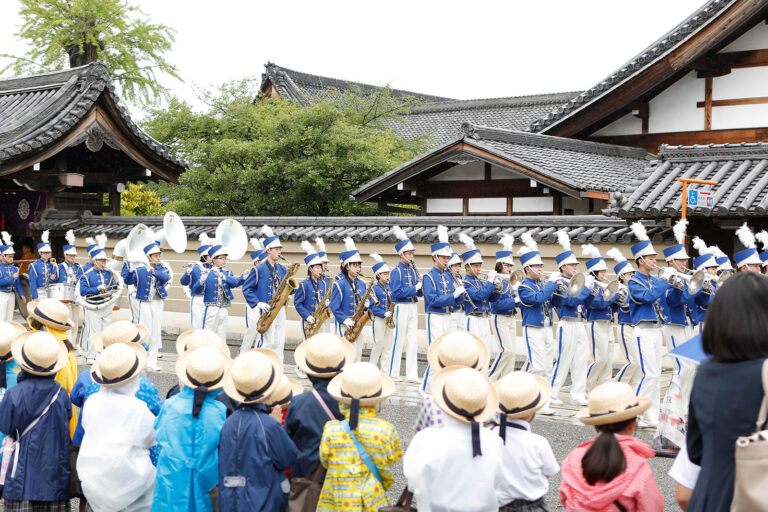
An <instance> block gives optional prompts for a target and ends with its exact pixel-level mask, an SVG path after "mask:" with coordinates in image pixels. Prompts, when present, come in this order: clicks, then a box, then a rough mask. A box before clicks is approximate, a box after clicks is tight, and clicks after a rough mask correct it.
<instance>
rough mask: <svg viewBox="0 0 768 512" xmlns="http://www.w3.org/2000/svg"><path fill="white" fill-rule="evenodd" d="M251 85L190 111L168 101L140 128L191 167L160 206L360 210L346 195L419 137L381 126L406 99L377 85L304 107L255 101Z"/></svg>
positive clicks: (226, 90)
mask: <svg viewBox="0 0 768 512" xmlns="http://www.w3.org/2000/svg"><path fill="white" fill-rule="evenodd" d="M255 92H256V90H255V82H252V81H248V80H243V81H238V82H233V83H229V84H225V85H223V86H222V87H220V88H219V89H217V90H215V91H213V92H209V93H207V94H206V97H205V102H206V104H207V105H208V109H207V111H206V112H203V113H196V112H193V110H192V108H191V107H190V106H189V105H188V104H186V103H183V102H180V101H178V100H176V99H172V100H171V101H170V104H169V106H168V107H167V108H164V109H162V110H156V111H154V112H153V113H152V114H151V115H150V116H149V122H148V126H147V127H146V128H147V130H148V132H149V133H150V134H151V135H152V136H153V137H155V138H156V139H158V140H159V141H162V142H166V143H168V144H170V145H172V146H173V147H174V148H175V149H176V150H177V151H180V152H181V153H182V154H183V155H184V157H185V158H187V159H188V160H190V161H192V162H195V163H196V165H195V166H194V167H193V168H192V169H189V170H188V171H187V172H185V173H184V174H183V175H182V176H181V179H180V184H181V186H180V187H171V188H168V187H166V188H164V193H165V192H167V191H169V190H170V193H171V197H172V201H171V203H170V204H169V205H168V208H169V209H171V210H174V211H176V212H178V213H182V214H187V215H255V216H261V215H266V216H269V215H319V216H326V215H366V214H373V213H375V212H376V210H377V209H376V207H375V206H374V205H370V204H366V205H358V204H356V203H355V202H354V201H351V200H350V199H349V195H350V193H351V192H352V191H353V190H355V189H356V188H358V187H360V186H361V185H363V184H364V183H366V182H368V181H370V180H372V179H374V178H376V177H377V176H380V175H381V174H382V173H384V172H386V171H389V170H391V169H393V168H394V167H396V166H398V165H399V164H401V163H403V162H405V161H407V160H409V159H410V158H413V157H414V156H415V155H417V154H419V153H420V152H421V151H422V150H423V148H424V145H425V141H424V140H416V141H411V140H406V139H404V138H403V137H401V136H400V135H399V134H397V133H395V132H394V131H392V130H391V129H389V128H387V126H386V124H385V121H386V122H387V123H389V124H391V123H392V122H396V120H397V118H398V115H399V114H400V113H402V112H404V111H405V109H407V108H408V105H409V104H411V102H412V100H410V99H408V98H393V97H392V96H391V95H390V94H389V90H388V89H386V88H384V89H381V90H380V91H378V92H376V93H373V94H369V95H366V96H363V95H360V94H356V93H350V92H346V93H339V94H336V95H334V96H333V98H331V97H329V98H326V99H322V100H319V101H317V102H316V103H313V104H311V105H309V106H301V105H299V104H296V103H294V102H291V101H287V100H281V99H277V100H274V99H265V100H258V101H254V100H253V98H254V97H256V94H255Z"/></svg>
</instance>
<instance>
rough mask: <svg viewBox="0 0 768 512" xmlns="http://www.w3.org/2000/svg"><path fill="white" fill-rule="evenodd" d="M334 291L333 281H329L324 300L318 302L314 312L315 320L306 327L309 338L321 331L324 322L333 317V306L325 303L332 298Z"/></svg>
mask: <svg viewBox="0 0 768 512" xmlns="http://www.w3.org/2000/svg"><path fill="white" fill-rule="evenodd" d="M332 291H333V283H328V289H327V290H326V291H325V295H324V296H323V300H321V301H320V302H318V303H317V305H316V306H315V310H314V311H313V312H312V318H314V319H315V322H314V323H311V324H307V325H306V326H305V327H304V335H305V336H306V337H307V338H311V337H312V336H314V335H315V334H317V333H318V332H319V331H320V327H322V326H323V322H325V321H326V320H328V319H329V318H331V306H326V305H325V304H326V303H327V302H328V301H329V300H330V299H331V292H332Z"/></svg>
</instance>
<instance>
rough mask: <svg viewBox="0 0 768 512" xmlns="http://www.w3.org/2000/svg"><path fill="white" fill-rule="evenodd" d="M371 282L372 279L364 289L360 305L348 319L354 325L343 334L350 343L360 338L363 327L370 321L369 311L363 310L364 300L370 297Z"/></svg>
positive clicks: (373, 298)
mask: <svg viewBox="0 0 768 512" xmlns="http://www.w3.org/2000/svg"><path fill="white" fill-rule="evenodd" d="M373 281H374V280H373V279H371V280H369V281H368V286H367V287H366V288H365V293H363V297H362V298H361V299H360V304H358V306H357V310H356V311H355V313H354V314H353V315H352V316H351V317H349V318H350V319H351V320H352V321H353V322H354V323H355V324H354V325H353V326H352V327H350V328H349V329H347V332H345V333H344V339H346V340H347V341H348V342H350V343H354V342H355V341H356V340H357V338H358V337H360V333H362V332H363V327H365V324H367V323H368V320H370V319H371V311H370V310H369V309H365V300H366V299H367V298H368V297H370V296H371V291H373ZM371 300H373V301H374V302H376V298H375V297H372V298H371Z"/></svg>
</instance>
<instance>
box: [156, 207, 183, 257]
mask: <svg viewBox="0 0 768 512" xmlns="http://www.w3.org/2000/svg"><path fill="white" fill-rule="evenodd" d="M155 241H156V242H157V243H159V244H160V247H163V246H165V245H167V246H168V247H170V248H171V249H173V251H174V252H177V253H179V254H181V253H183V252H184V251H186V250H187V230H186V229H184V223H183V222H181V217H179V216H178V215H176V213H175V212H168V213H166V214H165V216H164V217H163V229H161V230H160V231H158V232H157V233H156V234H155Z"/></svg>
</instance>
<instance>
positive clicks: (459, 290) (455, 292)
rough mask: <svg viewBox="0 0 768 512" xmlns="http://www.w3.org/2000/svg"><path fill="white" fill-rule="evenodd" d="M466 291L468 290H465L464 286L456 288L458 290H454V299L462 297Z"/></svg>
mask: <svg viewBox="0 0 768 512" xmlns="http://www.w3.org/2000/svg"><path fill="white" fill-rule="evenodd" d="M466 290H467V289H466V288H464V287H463V286H457V287H456V288H454V290H453V298H454V299H458V298H459V296H460V295H461V294H462V293H464V292H465V291H466Z"/></svg>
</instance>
